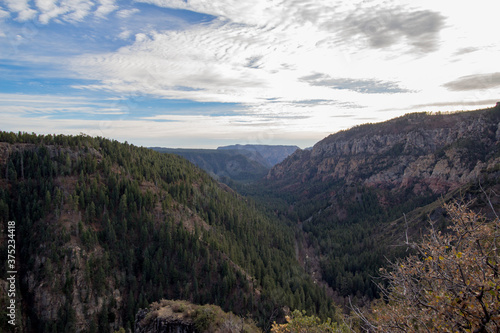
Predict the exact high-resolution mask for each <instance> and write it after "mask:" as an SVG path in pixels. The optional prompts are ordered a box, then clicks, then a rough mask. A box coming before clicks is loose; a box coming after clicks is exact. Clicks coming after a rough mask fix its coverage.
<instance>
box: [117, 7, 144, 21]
mask: <svg viewBox="0 0 500 333" xmlns="http://www.w3.org/2000/svg"><path fill="white" fill-rule="evenodd" d="M139 12H140V10H139V9H137V8H132V9H122V10H119V11H118V12H116V16H118V17H119V18H122V19H124V18H128V17H130V16H132V15H134V14H137V13H139Z"/></svg>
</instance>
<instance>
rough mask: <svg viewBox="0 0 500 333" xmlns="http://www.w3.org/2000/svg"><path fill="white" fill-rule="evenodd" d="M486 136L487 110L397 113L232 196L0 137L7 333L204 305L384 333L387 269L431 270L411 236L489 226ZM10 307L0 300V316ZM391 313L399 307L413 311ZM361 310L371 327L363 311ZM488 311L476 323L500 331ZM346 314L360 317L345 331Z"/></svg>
mask: <svg viewBox="0 0 500 333" xmlns="http://www.w3.org/2000/svg"><path fill="white" fill-rule="evenodd" d="M499 123H500V106H497V107H495V108H490V109H485V110H478V111H471V112H463V113H452V114H427V113H416V114H409V115H406V116H403V117H399V118H396V119H393V120H390V121H387V122H384V123H380V124H367V125H363V126H358V127H355V128H353V129H351V130H347V131H343V132H339V133H336V134H333V135H331V136H329V137H327V138H325V139H324V140H322V141H320V142H318V143H317V144H316V145H315V146H314V147H313V148H312V149H310V150H309V149H308V150H298V151H296V152H295V153H293V154H292V155H291V156H289V157H288V158H287V159H285V160H284V161H283V162H282V163H280V164H277V165H276V166H274V167H273V168H272V169H270V171H269V172H268V174H267V176H266V177H264V178H262V179H261V180H259V181H256V182H249V181H248V179H245V182H240V183H239V182H236V181H234V180H231V181H229V182H228V184H229V185H230V186H228V185H226V184H223V183H220V182H218V181H217V180H215V179H213V178H212V177H211V176H210V175H209V173H207V172H205V171H203V170H202V169H200V168H199V167H196V166H195V165H193V164H192V163H191V162H189V161H187V160H186V159H184V158H182V157H179V156H176V155H173V154H169V153H159V152H156V151H153V150H151V149H147V148H143V147H136V146H134V145H130V144H128V143H127V142H125V143H119V142H117V141H113V140H108V139H105V138H101V137H95V138H93V137H89V136H86V135H78V136H65V135H36V134H28V133H8V132H0V222H1V224H2V228H1V229H0V260H1V262H4V263H6V264H7V262H8V260H7V259H8V257H7V253H8V251H7V249H8V240H9V239H11V238H13V237H14V236H12V233H11V230H12V228H11V229H9V226H10V224H12V223H15V226H16V227H15V240H16V262H15V266H16V267H15V268H16V269H17V270H18V275H17V277H18V279H17V280H16V286H17V294H16V300H17V301H18V303H17V304H18V305H19V306H18V307H17V308H16V311H17V312H16V319H17V323H18V326H17V328H18V330H19V331H21V332H113V331H121V332H123V331H125V332H131V331H132V330H133V329H134V325H135V324H137V322H136V316H137V314H138V313H143V314H144V313H145V312H144V310H141V309H146V308H148V309H150V311H153V312H154V313H156V312H158V311H159V308H156V306H157V305H158V304H170V305H168V306H167V308H168V309H170V310H164V311H167V312H168V311H170V312H171V311H173V310H172V306H173V307H175V308H179V306H178V304H197V305H204V304H212V305H214V306H219V307H220V308H221V309H222V310H220V309H219V308H217V307H214V308H212V307H210V306H207V307H206V308H203V309H205V310H207V311H208V312H209V313H210V314H211V315H213V314H214V313H219V311H228V312H232V313H233V314H228V315H227V318H229V319H228V320H229V322H231V323H235V321H237V320H236V319H235V318H243V317H244V318H245V319H242V321H241V322H245V323H248V325H250V326H249V327H252V330H253V329H254V326H253V324H252V323H253V322H254V323H255V324H256V325H257V326H258V327H259V329H261V330H263V331H266V332H267V331H269V330H274V332H292V331H294V330H296V329H299V328H300V329H305V330H306V331H311V332H315V331H318V332H319V331H321V329H319V330H318V327H323V329H324V330H325V331H339V330H340V331H348V330H349V329H348V328H347V326H346V325H347V324H349V323H350V325H352V328H353V329H361V327H363V325H365V328H366V325H368V328H367V329H371V330H373V331H388V332H391V329H393V328H394V327H395V326H394V325H395V324H394V325H393V324H389V323H390V322H391V320H392V321H393V322H397V321H398V319H394V317H391V315H390V311H391V310H387V309H390V306H393V304H391V302H393V301H394V300H398V299H399V298H398V297H401V295H400V293H401V291H400V290H399V289H398V284H397V283H394V281H393V280H391V279H392V278H393V277H394V276H396V277H400V278H404V277H407V276H408V275H405V274H410V275H411V274H412V273H411V272H412V271H411V270H410V271H406V270H402V269H403V268H404V267H399V266H397V265H396V266H394V265H393V266H391V265H390V262H396V263H401V262H403V260H406V259H402V258H406V257H408V256H409V257H408V258H410V259H408V260H412V261H411V263H412V265H415V266H418V265H424V266H422V267H428V266H425V265H427V264H430V263H431V262H426V261H425V257H423V255H422V254H421V253H419V251H418V250H419V249H421V248H422V247H419V246H420V245H418V246H417V245H415V244H416V243H415V241H417V240H420V239H421V237H422V235H424V234H426V232H427V230H428V229H429V226H432V228H431V230H433V231H435V232H436V235H441V233H442V234H443V235H447V234H449V232H448V226H449V225H450V223H452V222H453V218H451V219H450V216H451V215H453V214H451V213H450V207H451V206H449V203H451V202H456V201H457V200H458V202H461V201H464V202H469V203H470V204H469V206H468V209H471V213H469V212H468V211H467V212H465V213H463V214H464V216H472V215H471V214H476V213H478V212H479V213H481V214H484V216H485V218H488V219H490V220H495V218H496V215H495V212H496V211H499V207H500V197H499V196H498V193H500V181H499V180H500V167H499V165H500V145H499V144H498V142H499V139H500V126H499V125H498V124H499ZM447 203H448V205H447V206H446V207H448V208H447V209H444V208H443V205H445V204H447ZM451 211H453V210H451ZM472 212H473V213H472ZM461 214H462V213H461ZM458 215H460V214H458ZM9 221H13V222H9ZM450 221H451V222H450ZM495 221H496V222H495V223H497V222H498V218H496V220H495ZM429 222H431V224H429ZM9 223H10V224H9ZM488 228H490V227H488ZM488 230H489V229H488ZM495 230H496V229H495ZM451 234H453V232H452V233H451ZM480 236H481V237H482V238H481V241H480V242H479V243H478V242H476V243H474V242H475V241H472V243H473V244H472V245H471V247H469V248H472V250H470V251H471V253H472V257H471V258H472V259H471V260H472V261H474V260H475V259H474V253H476V252H474V251H475V250H474V244H481V246H483V245H482V244H483V243H482V242H485V243H484V246H487V245H488V246H489V244H491V240H490V239H489V238H488V237H483V236H484V233H483V234H481V235H480ZM436 237H437V236H436ZM439 237H441V236H439ZM439 237H437V238H439ZM446 237H448V236H446ZM446 239H448V238H446ZM494 241H497V239H496V238H495V240H494ZM448 243H449V244H448V245H446V246H448V247H450V246H455V243H456V241H455V240H450V241H448ZM434 246H438V245H434ZM439 246H440V245H439ZM439 246H438V247H439ZM450 248H451V247H450ZM424 252H425V251H424ZM457 253H458V252H457ZM460 253H462V252H460ZM463 253H465V252H463ZM447 254H448V252H446V251H445V252H443V253H442V254H441V255H438V258H439V257H443V258H445V257H446V255H447ZM461 255H462V254H460V255H459V256H461ZM434 257H435V256H434ZM434 257H433V258H434ZM455 257H457V254H456V253H455ZM398 258H399V259H398ZM451 259H453V258H450V260H451ZM458 259H461V257H459V258H458ZM421 260H424V261H423V264H421V263H420V262H421ZM497 260H498V255H497V254H495V255H493V256H490V257H488V256H487V259H486V263H487V266H488V267H489V268H492V267H493V268H492V269H493V271H492V272H493V273H491V274H490V275H491V276H492V277H493V279H497V280H493V282H491V281H490V282H488V283H490V284H491V283H493V284H495V283H497V282H498V272H497V271H498V268H495V267H497V266H495V265H497V264H494V263H496V262H497ZM450 262H451V261H450ZM438 264H439V262H438ZM388 266H389V267H391V268H389V270H385V268H387V267H388ZM403 266H404V265H403ZM438 266H439V265H438ZM405 267H406V266H405ZM429 267H430V268H429V269H436V268H435V267H434V266H429ZM436 267H437V266H436ZM489 268H488V269H489ZM391 269H392V270H393V271H394V274H399V273H401V275H391V274H393V273H392V272H393V271H391ZM426 269H427V268H426ZM7 271H8V269H3V270H2V271H1V273H0V280H1V282H2V286H3V285H8V283H7V278H8V274H7ZM408 272H409V273H408ZM473 272H475V271H474V270H473ZM474 274H475V273H474ZM495 274H496V275H495ZM423 277H425V275H424V276H423ZM465 285H467V282H465ZM413 287H415V288H417V289H418V288H420V286H419V285H416V286H413ZM488 288H489V287H488ZM491 288H493V289H491V290H493V291H495V290H498V289H495V288H497V285H494V286H493V287H491ZM418 290H420V289H418ZM426 290H427V289H426ZM429 290H431V292H436V291H435V289H429ZM488 290H490V289H488ZM491 290H490V291H491ZM452 292H455V291H454V290H453V289H452ZM469 295H473V293H472V294H471V293H470V292H469ZM448 296H449V294H446V297H448ZM450 299H451V298H450ZM161 300H164V301H161ZM170 300H182V301H180V303H170ZM184 301H186V302H188V303H183V302H184ZM8 302H9V297H7V293H6V289H5V288H0V316H3V317H4V318H5V317H6V315H7V312H6V311H7V310H6V309H7V304H8ZM158 302H160V303H158ZM394 302H396V301H394ZM151 304H153V305H151ZM155 304H156V305H155ZM172 304H175V306H174V305H172ZM386 305H388V306H389V308H388V307H386ZM404 306H406V307H405V308H399V307H396V306H395V307H394V309H395V310H394V311H403V312H404V311H409V312H408V313H411V310H409V309H411V308H412V306H414V304H413V305H412V304H406V305H404ZM443 306H444V305H443ZM446 306H447V305H446ZM446 306H444V307H445V308H446ZM370 307H374V309H375V310H377V311H380V312H379V313H380V316H379V317H377V315H374V314H373V313H371V314H366V315H365V313H366V312H365V311H367V309H369V308H370ZM489 307H490V305H488V307H486V308H487V310H488V311H486V312H485V313H486V317H488V316H490V317H491V318H489V319H488V318H486V317H485V318H486V319H485V320H489V321H488V323H490V322H492V323H493V324H495V325H496V320H497V319H496V318H497V316H498V314H496V313H494V311H493V312H491V311H490V310H489ZM153 308H154V309H156V310H154V309H153ZM181 308H184V309H192V311H191V310H190V311H187V312H186V311H183V310H181V309H180V308H179V311H177V310H176V311H174V312H176V313H177V314H181V313H183V315H185V316H186V318H189V320H191V321H193V325H194V321H196V320H201V319H200V318H202V317H203V316H202V315H200V314H199V313H197V312H196V311H197V310H195V309H198V307H197V306H196V305H185V306H184V305H183V306H181ZM340 308H342V309H343V311H344V313H342V311H341V310H339V309H340ZM151 309H153V310H151ZM205 310H204V311H205ZM424 310H425V309H424ZM141 311H142V312H141ZM155 311H156V312H155ZM162 311H163V310H162ZM350 311H354V312H356V313H357V314H358V317H347V319H346V318H344V317H343V316H344V315H348V312H350ZM443 311H445V310H443ZM446 311H448V310H446ZM446 311H445V312H443V313H445V314H448V313H452V312H453V311H451V312H450V311H448V312H446ZM160 312H161V311H160ZM490 312H491V313H490ZM382 314H383V315H382ZM155 315H156V314H155ZM198 315H200V317H198ZM450 315H451V314H450ZM224 316H226V315H224ZM235 316H239V317H235ZM431 317H432V316H431ZM431 317H429V318H431ZM159 318H160V317H159ZM203 318H205V317H203ZM328 318H331V319H332V320H329V319H328ZM356 318H357V319H356ZM359 318H364V319H365V321H364V322H361V323H360V321H359V320H360V319H359ZM492 318H493V319H492ZM205 319H206V318H205ZM146 321H148V320H146ZM429 321H432V318H431V319H429ZM346 323H347V324H346ZM212 324H214V325H216V324H215V321H213V322H212ZM431 324H432V323H430V322H429V323H426V325H431ZM493 324H492V325H493ZM207 325H208V324H207ZM217 325H218V326H217ZM217 325H216V326H217V327H218V328H217V329H222V328H221V327H222V326H221V325H222V322H219V323H217ZM224 325H226V324H224ZM227 325H229V324H227ZM231 325H232V324H231ZM370 325H372V326H370ZM387 325H393V326H391V327H390V328H388V329H387V327H388V326H387ZM408 325H409V326H408V327H410V326H411V325H412V324H411V323H408ZM467 325H469V326H467ZM474 325H476V324H468V323H467V322H465V323H463V325H462V326H463V327H465V328H464V329H467V327H473V326H474ZM478 325H479V324H478ZM488 325H490V324H488ZM486 326H487V325H484V327H486ZM203 327H205V326H203ZM206 327H209V326H206ZM214 327H215V326H214ZM235 327H236V326H235ZM304 327H306V328H304ZM422 327H423V326H422ZM429 327H432V326H429ZM474 327H475V326H474ZM488 327H493V326H491V325H490V326H488ZM11 328H12V327H11V326H10V325H9V324H8V323H6V322H4V321H2V322H1V323H0V329H1V330H2V331H9V330H10V329H11ZM398 329H399V328H398ZM488 329H489V328H488ZM431 331H432V330H431Z"/></svg>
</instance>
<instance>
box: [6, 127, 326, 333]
mask: <svg viewBox="0 0 500 333" xmlns="http://www.w3.org/2000/svg"><path fill="white" fill-rule="evenodd" d="M2 138H3V139H5V140H9V142H12V143H13V144H14V145H16V146H12V147H11V149H10V153H9V155H8V158H7V160H6V161H5V163H4V164H2V165H0V177H2V178H0V184H2V187H1V188H0V213H1V215H0V218H1V216H4V218H5V217H8V219H10V220H15V221H16V223H17V225H18V228H19V229H18V237H19V244H18V245H19V259H20V262H22V263H23V266H22V267H21V274H22V275H27V274H28V272H35V273H36V272H43V271H44V270H45V271H50V272H52V274H50V273H49V272H47V274H43V275H42V274H35V278H36V279H37V280H38V282H40V283H41V282H43V283H44V284H45V285H49V286H53V287H51V289H50V290H51V293H52V294H53V296H54V297H62V295H63V293H62V290H63V289H64V290H65V291H66V294H67V295H69V294H71V292H72V291H73V292H74V291H75V290H77V293H76V297H79V298H80V301H81V302H83V303H89V304H90V303H92V302H97V298H98V297H102V298H104V299H105V300H106V302H110V301H111V300H112V299H114V296H113V291H114V290H116V289H118V290H119V291H120V294H121V295H122V296H123V299H125V300H128V302H127V304H126V305H125V306H122V307H120V308H118V307H117V306H116V305H110V307H111V308H110V309H109V311H111V310H113V311H114V312H116V311H117V313H118V315H119V316H120V317H121V320H122V322H124V323H133V322H134V316H135V314H136V312H137V310H138V309H139V307H144V306H145V305H146V304H148V303H149V302H152V301H154V300H158V299H161V298H174V299H179V298H182V299H188V300H191V301H193V302H197V303H201V304H204V303H215V304H218V305H220V306H222V307H223V308H224V309H225V310H231V311H233V312H235V313H237V314H246V313H251V314H252V315H253V316H254V318H256V320H257V321H258V322H259V324H260V325H262V326H263V325H265V324H266V322H268V321H269V319H268V318H269V316H270V314H271V313H273V312H275V311H276V309H280V308H282V306H284V305H287V304H288V302H290V300H291V299H292V298H293V295H294V292H296V290H298V289H301V290H304V291H306V292H307V293H308V294H309V295H310V297H309V298H308V299H305V298H304V299H302V298H300V299H296V300H294V305H295V306H297V307H299V308H304V309H308V310H310V311H313V312H314V313H318V314H320V315H321V316H324V317H326V316H328V315H330V316H331V315H332V314H333V313H334V312H335V310H334V307H333V305H332V303H331V301H330V300H329V299H328V298H327V297H326V295H325V294H324V293H323V292H322V290H321V289H319V288H318V287H317V286H316V285H314V283H313V282H312V280H311V279H310V278H308V277H307V275H306V274H305V272H304V271H303V270H302V269H301V268H300V267H299V265H298V263H297V262H296V260H295V258H294V257H293V253H294V234H293V232H292V230H291V229H290V228H288V227H287V226H286V225H285V224H284V223H283V222H282V221H279V220H277V219H275V218H274V217H272V216H269V215H267V214H264V213H263V212H261V211H259V209H257V207H256V205H255V203H252V202H251V201H245V200H243V198H242V197H240V196H239V195H237V194H236V193H234V192H232V191H228V190H227V189H226V188H223V187H222V186H221V185H220V184H219V183H217V182H215V181H214V180H213V179H212V178H211V177H209V176H208V175H207V174H206V173H204V172H202V171H201V170H199V169H198V168H195V167H193V165H192V164H191V163H189V162H187V161H186V160H184V159H182V158H180V157H177V156H174V155H170V154H160V153H157V152H154V151H152V150H149V149H145V148H138V147H134V146H132V145H129V144H126V143H125V144H121V143H118V142H117V141H110V140H107V139H103V138H99V137H98V138H91V137H87V136H51V135H49V136H36V135H28V134H25V133H20V134H17V135H16V134H13V135H11V134H9V133H5V132H0V139H2ZM21 143H28V144H27V145H18V144H21ZM5 175H7V176H5ZM7 185H8V186H7ZM2 202H3V204H2ZM43 263H45V266H44V264H43ZM80 271H81V272H83V277H84V279H85V281H86V282H87V283H88V285H87V286H86V288H84V289H83V290H80V289H79V288H78V287H77V285H76V284H77V278H76V276H77V274H78V272H80ZM68 274H69V275H68ZM179 281H182V283H180V282H179ZM57 286H61V290H59V288H58V287H57ZM21 287H22V288H21V291H22V294H23V295H24V297H27V298H29V297H33V293H34V292H35V291H34V290H33V289H30V287H29V286H28V285H22V286H21ZM62 287H64V288H62ZM58 293H60V294H59V296H57V295H58ZM110 304H111V303H110ZM113 306H114V308H113ZM68 309H69V308H68ZM61 311H62V310H61ZM109 311H108V310H106V311H105V312H106V313H105V314H104V312H103V314H102V315H100V316H89V317H88V318H86V320H88V322H89V323H90V324H89V327H90V326H93V327H97V328H99V327H100V328H102V326H103V325H107V324H106V322H109V318H108V313H109ZM61 317H63V318H70V319H71V318H73V317H74V315H73V313H72V312H68V311H62V312H61ZM30 318H31V322H33V323H38V322H40V321H42V324H41V325H39V327H41V329H42V328H43V327H46V328H47V330H51V329H52V328H53V327H56V328H57V327H59V328H61V327H60V323H58V322H54V323H52V322H46V323H43V320H42V319H41V318H39V317H38V316H37V315H36V313H34V312H33V313H30ZM42 331H43V329H42Z"/></svg>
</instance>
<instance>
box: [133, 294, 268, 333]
mask: <svg viewBox="0 0 500 333" xmlns="http://www.w3.org/2000/svg"><path fill="white" fill-rule="evenodd" d="M134 332H135V333H205V332H206V333H208V332H210V333H223V332H248V333H260V332H261V330H260V329H259V328H257V327H256V326H255V324H254V323H253V322H252V321H249V320H247V319H244V318H240V317H238V316H236V315H234V314H232V313H227V312H224V311H222V309H221V308H220V307H218V306H215V305H196V304H192V303H190V302H188V301H180V300H179V301H173V300H161V301H160V302H154V303H152V304H151V305H150V306H149V308H148V309H142V310H139V312H137V315H136V319H135V331H134Z"/></svg>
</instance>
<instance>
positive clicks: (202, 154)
mask: <svg viewBox="0 0 500 333" xmlns="http://www.w3.org/2000/svg"><path fill="white" fill-rule="evenodd" d="M152 149H153V150H155V151H157V152H160V153H170V154H175V155H179V156H182V157H184V158H185V159H187V160H189V161H190V162H191V163H193V164H194V165H196V166H198V167H200V168H202V169H203V170H205V171H206V172H208V173H209V174H210V175H212V176H213V177H214V178H216V179H218V180H220V181H224V182H227V181H228V180H235V181H238V182H250V181H254V180H257V179H261V178H262V177H264V176H265V175H266V174H267V172H268V171H269V169H270V167H269V166H267V162H266V161H265V160H264V159H263V158H262V157H261V158H260V159H252V158H250V157H249V156H247V155H249V153H248V152H246V151H238V150H224V151H222V150H216V149H171V148H159V147H154V148H152Z"/></svg>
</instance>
